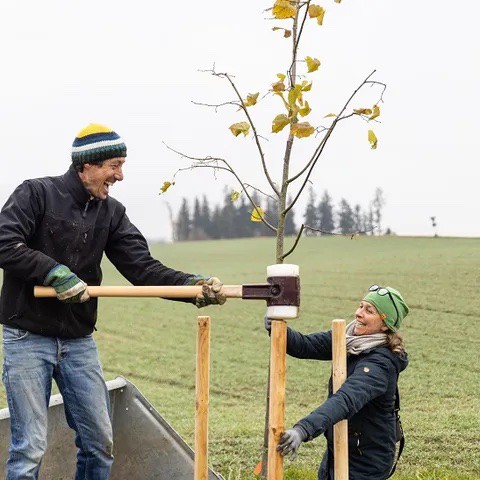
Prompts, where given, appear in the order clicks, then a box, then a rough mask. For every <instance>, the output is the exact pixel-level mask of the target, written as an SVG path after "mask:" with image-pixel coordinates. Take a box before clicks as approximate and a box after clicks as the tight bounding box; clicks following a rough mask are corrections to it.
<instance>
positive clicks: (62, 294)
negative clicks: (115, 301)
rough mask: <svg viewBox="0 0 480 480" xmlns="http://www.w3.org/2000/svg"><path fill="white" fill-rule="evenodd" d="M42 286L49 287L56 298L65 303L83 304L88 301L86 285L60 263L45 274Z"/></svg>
mask: <svg viewBox="0 0 480 480" xmlns="http://www.w3.org/2000/svg"><path fill="white" fill-rule="evenodd" d="M43 284H44V285H51V286H52V287H53V288H54V289H55V292H56V293H57V298H58V299H59V300H60V301H62V302H65V303H83V302H86V301H87V300H89V299H90V295H88V291H87V284H86V283H85V282H84V281H82V280H80V279H79V278H78V277H77V276H76V275H75V274H74V273H73V272H72V271H71V270H70V269H69V268H68V267H67V266H66V265H62V264H60V263H58V264H57V265H55V266H54V267H53V268H52V269H51V270H50V271H49V272H48V273H47V276H46V277H45V280H44V282H43Z"/></svg>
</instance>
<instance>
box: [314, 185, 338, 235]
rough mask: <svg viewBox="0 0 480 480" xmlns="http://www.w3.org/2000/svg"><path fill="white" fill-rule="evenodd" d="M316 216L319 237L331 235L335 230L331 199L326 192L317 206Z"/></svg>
mask: <svg viewBox="0 0 480 480" xmlns="http://www.w3.org/2000/svg"><path fill="white" fill-rule="evenodd" d="M318 216H319V219H320V222H319V227H320V230H321V235H324V234H326V233H331V232H333V231H334V230H335V221H334V218H333V205H332V197H330V195H329V194H328V192H327V190H325V192H324V193H323V197H322V199H321V200H320V203H319V204H318Z"/></svg>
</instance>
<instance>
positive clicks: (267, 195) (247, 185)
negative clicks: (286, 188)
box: [244, 183, 277, 201]
mask: <svg viewBox="0 0 480 480" xmlns="http://www.w3.org/2000/svg"><path fill="white" fill-rule="evenodd" d="M244 185H245V187H248V188H251V189H252V190H255V191H256V192H258V193H261V194H262V195H264V196H265V197H268V198H271V199H272V200H275V201H276V200H277V199H276V198H275V197H272V196H271V195H269V194H268V193H265V192H263V191H262V190H260V189H259V188H257V187H254V186H253V185H250V184H249V183H245V184H244Z"/></svg>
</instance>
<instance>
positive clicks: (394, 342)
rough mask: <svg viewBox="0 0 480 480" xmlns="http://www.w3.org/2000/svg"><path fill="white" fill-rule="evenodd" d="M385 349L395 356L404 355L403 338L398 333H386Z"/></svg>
mask: <svg viewBox="0 0 480 480" xmlns="http://www.w3.org/2000/svg"><path fill="white" fill-rule="evenodd" d="M387 347H388V348H389V349H390V350H391V351H392V352H393V353H396V354H397V355H403V354H404V353H405V344H404V343H403V338H402V336H401V335H400V334H399V333H398V332H392V331H390V330H389V331H388V332H387Z"/></svg>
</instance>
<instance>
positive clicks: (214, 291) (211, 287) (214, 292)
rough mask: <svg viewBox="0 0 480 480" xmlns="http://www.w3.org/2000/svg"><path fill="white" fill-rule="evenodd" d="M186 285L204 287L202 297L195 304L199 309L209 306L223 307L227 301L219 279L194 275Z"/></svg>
mask: <svg viewBox="0 0 480 480" xmlns="http://www.w3.org/2000/svg"><path fill="white" fill-rule="evenodd" d="M185 285H202V296H201V297H197V300H196V302H195V305H196V306H197V307H198V308H202V307H206V306H207V305H223V304H224V303H225V302H226V301H227V297H225V295H224V294H223V293H221V290H222V287H223V283H222V282H221V281H220V280H219V279H218V278H217V277H207V276H205V275H194V276H193V277H190V278H189V279H188V280H187V282H186V283H185Z"/></svg>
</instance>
